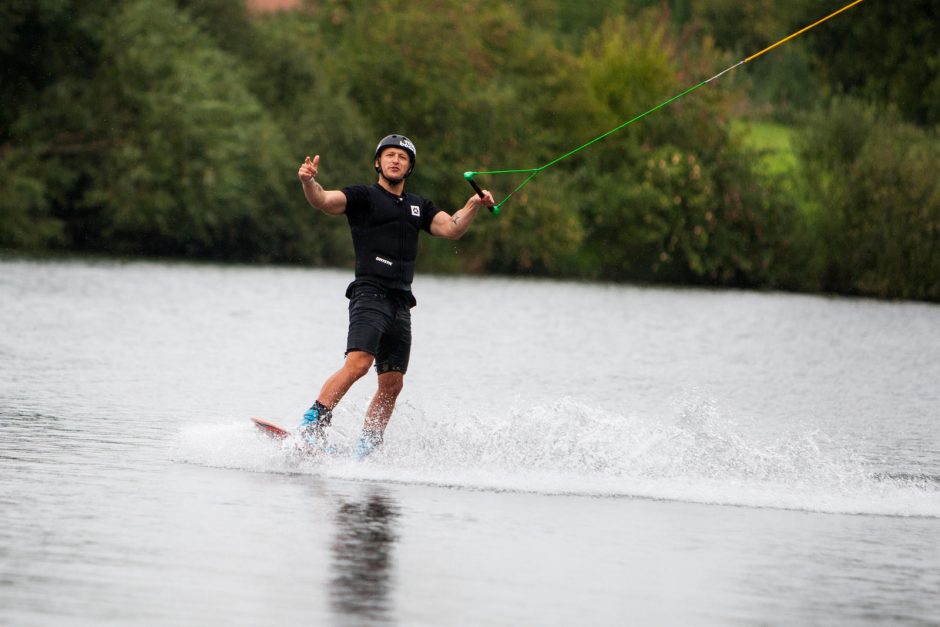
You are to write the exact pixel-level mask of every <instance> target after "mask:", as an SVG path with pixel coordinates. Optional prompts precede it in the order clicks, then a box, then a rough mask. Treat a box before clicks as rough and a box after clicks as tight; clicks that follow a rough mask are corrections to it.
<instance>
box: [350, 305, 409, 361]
mask: <svg viewBox="0 0 940 627" xmlns="http://www.w3.org/2000/svg"><path fill="white" fill-rule="evenodd" d="M349 351H365V352H366V353H369V354H370V355H372V356H373V357H375V371H376V372H377V373H379V374H382V373H384V372H400V373H402V374H405V372H407V370H408V358H409V356H410V355H411V306H410V304H409V303H408V301H407V299H404V298H400V297H397V296H396V295H389V294H388V293H386V292H383V291H382V290H379V289H377V288H371V287H357V288H355V289H354V290H353V291H352V294H351V295H350V298H349V334H348V335H347V337H346V353H347V354H348V353H349Z"/></svg>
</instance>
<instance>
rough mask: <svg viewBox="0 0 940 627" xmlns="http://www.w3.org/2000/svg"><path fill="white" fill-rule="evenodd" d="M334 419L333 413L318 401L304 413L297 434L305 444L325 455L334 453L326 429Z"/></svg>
mask: <svg viewBox="0 0 940 627" xmlns="http://www.w3.org/2000/svg"><path fill="white" fill-rule="evenodd" d="M332 419H333V414H332V412H331V411H330V410H329V409H327V408H326V406H325V405H323V404H322V403H321V402H320V401H317V402H316V403H314V404H313V405H312V406H311V407H310V409H308V410H307V411H305V412H304V417H303V418H301V420H300V425H299V426H298V427H297V432H298V434H299V435H300V437H301V438H302V439H303V440H304V442H306V443H307V444H309V445H310V446H312V447H314V448H316V449H318V450H321V451H323V452H325V453H332V452H333V447H332V446H329V445H328V444H327V441H326V428H327V427H329V426H330V421H331V420H332Z"/></svg>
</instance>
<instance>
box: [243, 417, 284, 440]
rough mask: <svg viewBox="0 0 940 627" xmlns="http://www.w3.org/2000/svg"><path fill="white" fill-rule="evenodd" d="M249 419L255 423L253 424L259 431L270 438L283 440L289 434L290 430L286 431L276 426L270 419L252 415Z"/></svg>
mask: <svg viewBox="0 0 940 627" xmlns="http://www.w3.org/2000/svg"><path fill="white" fill-rule="evenodd" d="M251 421H252V422H253V423H255V426H256V427H257V428H258V430H259V431H261V433H263V434H265V435H266V436H268V437H270V438H274V439H275V440H283V439H285V438H287V437H288V436H289V435H290V431H287V430H286V429H282V428H281V427H279V426H277V425H276V424H274V423H273V422H271V421H270V420H264V419H262V418H254V417H253V418H252V419H251Z"/></svg>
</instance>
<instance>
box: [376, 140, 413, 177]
mask: <svg viewBox="0 0 940 627" xmlns="http://www.w3.org/2000/svg"><path fill="white" fill-rule="evenodd" d="M409 167H411V158H410V157H409V156H408V153H407V152H405V151H404V150H402V149H401V148H386V149H385V150H383V151H382V154H380V155H379V169H380V170H381V171H382V176H384V177H385V178H386V180H388V182H389V183H393V184H397V183H399V182H401V181H402V180H404V178H405V174H406V173H407V172H408V168H409Z"/></svg>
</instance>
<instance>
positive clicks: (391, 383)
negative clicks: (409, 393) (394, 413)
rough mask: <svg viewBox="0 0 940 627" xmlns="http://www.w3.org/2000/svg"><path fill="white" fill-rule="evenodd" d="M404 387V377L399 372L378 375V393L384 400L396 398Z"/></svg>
mask: <svg viewBox="0 0 940 627" xmlns="http://www.w3.org/2000/svg"><path fill="white" fill-rule="evenodd" d="M403 387H405V377H404V375H402V373H400V372H386V373H383V374H380V375H379V393H381V394H382V396H384V397H385V398H397V397H398V395H399V394H400V393H401V390H402V388H403Z"/></svg>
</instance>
